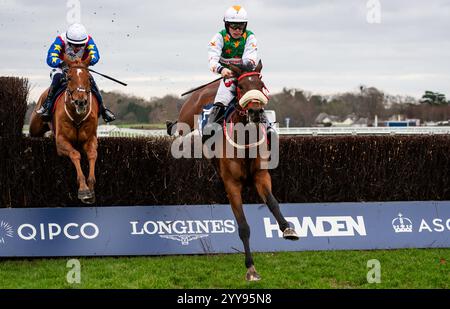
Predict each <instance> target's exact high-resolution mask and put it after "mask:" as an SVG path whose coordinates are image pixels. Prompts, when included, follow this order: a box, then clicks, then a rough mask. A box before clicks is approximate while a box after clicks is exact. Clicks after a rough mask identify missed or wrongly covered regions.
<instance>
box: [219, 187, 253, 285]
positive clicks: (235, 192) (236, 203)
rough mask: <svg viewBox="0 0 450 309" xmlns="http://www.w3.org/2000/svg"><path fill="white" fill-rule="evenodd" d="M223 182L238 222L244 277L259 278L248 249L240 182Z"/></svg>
mask: <svg viewBox="0 0 450 309" xmlns="http://www.w3.org/2000/svg"><path fill="white" fill-rule="evenodd" d="M224 184H225V190H226V191H227V194H228V199H229V201H230V204H231V209H232V210H233V214H234V216H235V218H236V221H237V224H238V228H239V237H240V238H241V240H242V243H243V244H244V251H245V267H247V274H246V277H245V278H246V280H247V281H257V280H260V279H261V277H260V276H259V274H258V273H257V272H256V269H255V266H254V264H253V257H252V253H251V251H250V226H249V225H248V223H247V220H246V219H245V214H244V210H243V209H242V197H241V190H242V184H241V183H240V182H236V181H233V180H229V181H225V182H224Z"/></svg>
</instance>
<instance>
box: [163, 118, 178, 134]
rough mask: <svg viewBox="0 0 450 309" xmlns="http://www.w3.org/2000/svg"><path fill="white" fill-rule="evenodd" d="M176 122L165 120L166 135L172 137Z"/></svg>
mask: <svg viewBox="0 0 450 309" xmlns="http://www.w3.org/2000/svg"><path fill="white" fill-rule="evenodd" d="M177 122H178V121H169V120H166V128H167V134H168V135H169V136H172V135H173V134H174V133H175V130H174V126H175V125H176V124H177Z"/></svg>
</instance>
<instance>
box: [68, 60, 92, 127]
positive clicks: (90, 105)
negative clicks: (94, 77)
mask: <svg viewBox="0 0 450 309" xmlns="http://www.w3.org/2000/svg"><path fill="white" fill-rule="evenodd" d="M71 69H85V70H88V69H87V68H85V67H75V66H74V67H71ZM75 91H78V92H86V93H87V94H89V99H88V100H89V112H88V113H87V114H86V116H84V118H83V119H82V120H81V121H79V122H76V121H75V119H74V118H73V117H72V115H70V113H69V111H68V110H67V105H66V103H67V94H69V96H70V103H72V104H73V97H72V93H73V92H75ZM64 111H65V112H66V115H67V117H69V119H70V120H71V121H72V122H73V123H75V126H77V127H79V126H80V124H82V123H83V121H85V120H86V119H87V118H88V117H89V115H90V114H91V111H92V91H91V90H89V91H87V90H86V89H84V88H81V87H77V88H76V89H74V90H72V91H70V90H69V87H67V89H66V91H65V93H64Z"/></svg>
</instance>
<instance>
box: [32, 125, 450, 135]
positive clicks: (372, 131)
mask: <svg viewBox="0 0 450 309" xmlns="http://www.w3.org/2000/svg"><path fill="white" fill-rule="evenodd" d="M277 131H278V134H279V135H303V136H319V135H328V136H330V135H418V134H422V135H433V134H450V126H446V127H328V128H322V127H301V128H277ZM24 134H28V130H24ZM97 134H98V136H100V137H150V136H167V132H166V130H143V129H129V128H119V127H117V126H115V125H101V126H99V127H98V130H97Z"/></svg>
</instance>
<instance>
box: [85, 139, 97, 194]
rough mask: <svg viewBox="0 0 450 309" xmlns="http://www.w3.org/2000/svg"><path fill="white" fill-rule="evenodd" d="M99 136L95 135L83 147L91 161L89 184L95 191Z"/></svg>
mask: <svg viewBox="0 0 450 309" xmlns="http://www.w3.org/2000/svg"><path fill="white" fill-rule="evenodd" d="M97 147H98V142H97V137H95V136H93V137H92V138H90V139H89V141H87V142H86V143H85V144H84V145H83V149H84V151H85V152H86V155H87V158H88V161H89V176H88V180H87V183H88V186H89V189H90V190H91V191H92V192H94V186H95V162H96V161H97Z"/></svg>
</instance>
